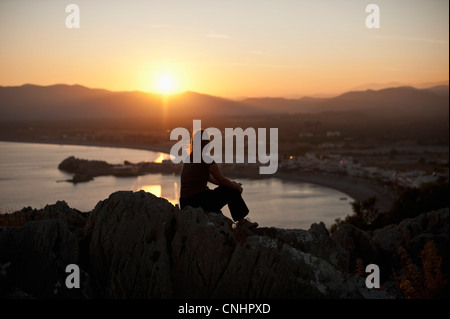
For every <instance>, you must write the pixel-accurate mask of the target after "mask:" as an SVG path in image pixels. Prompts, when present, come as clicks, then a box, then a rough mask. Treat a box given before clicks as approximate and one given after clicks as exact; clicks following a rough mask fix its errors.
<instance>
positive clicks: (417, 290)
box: [394, 241, 447, 299]
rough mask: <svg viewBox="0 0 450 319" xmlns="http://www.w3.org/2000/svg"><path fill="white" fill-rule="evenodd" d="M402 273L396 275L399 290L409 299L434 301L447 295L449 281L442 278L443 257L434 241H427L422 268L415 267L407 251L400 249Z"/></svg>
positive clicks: (422, 257)
mask: <svg viewBox="0 0 450 319" xmlns="http://www.w3.org/2000/svg"><path fill="white" fill-rule="evenodd" d="M398 253H399V255H400V258H401V264H402V267H403V269H402V271H401V274H400V275H395V272H394V280H395V283H396V286H397V289H398V290H399V291H400V292H401V293H402V294H403V295H404V296H405V298H407V299H434V298H440V297H442V296H443V294H445V289H446V288H447V280H446V279H444V278H443V276H442V257H441V256H439V255H438V250H437V248H436V245H435V244H434V242H433V241H427V242H426V243H425V245H424V248H423V249H422V251H421V252H420V254H419V256H420V259H421V266H422V268H420V267H419V266H417V265H415V264H414V263H413V262H412V260H411V258H409V256H408V254H407V252H406V249H405V248H403V247H400V248H399V249H398Z"/></svg>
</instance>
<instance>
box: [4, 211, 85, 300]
mask: <svg viewBox="0 0 450 319" xmlns="http://www.w3.org/2000/svg"><path fill="white" fill-rule="evenodd" d="M11 217H12V218H11V220H19V221H22V222H25V224H24V225H23V226H11V227H0V251H1V254H0V264H1V265H2V266H3V267H2V268H3V269H2V270H3V273H2V276H1V277H2V278H0V282H1V283H2V288H0V293H3V294H6V293H14V292H15V291H16V290H18V289H24V290H26V291H27V292H28V294H29V295H31V296H39V297H44V298H80V297H82V296H83V294H85V295H88V294H90V293H91V291H90V283H89V277H88V276H87V274H86V273H83V276H82V280H83V287H84V289H81V290H80V289H62V288H61V287H62V286H63V285H64V279H65V278H66V276H67V275H68V274H67V273H66V272H65V270H66V266H67V265H69V264H78V265H79V264H80V242H81V237H80V235H81V233H82V229H81V228H82V227H84V220H85V217H83V214H81V213H79V212H77V211H76V210H73V209H71V208H69V207H68V206H67V204H66V203H65V202H57V203H56V204H55V205H47V206H46V207H45V208H44V209H41V210H33V209H31V208H26V209H23V210H22V211H20V212H16V213H14V214H13V216H11ZM26 221H28V222H26Z"/></svg>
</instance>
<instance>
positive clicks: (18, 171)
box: [0, 142, 353, 229]
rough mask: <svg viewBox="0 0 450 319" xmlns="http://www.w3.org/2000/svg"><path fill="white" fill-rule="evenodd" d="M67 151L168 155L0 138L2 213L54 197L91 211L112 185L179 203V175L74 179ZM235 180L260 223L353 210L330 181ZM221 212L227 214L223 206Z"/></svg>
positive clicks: (303, 222) (300, 224)
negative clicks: (66, 166) (64, 167)
mask: <svg viewBox="0 0 450 319" xmlns="http://www.w3.org/2000/svg"><path fill="white" fill-rule="evenodd" d="M69 156H75V157H77V158H80V159H88V160H103V161H106V162H108V163H111V164H122V163H123V162H124V161H129V162H132V163H137V162H143V161H148V162H160V161H162V160H164V159H169V158H170V156H169V154H165V153H159V152H153V151H146V150H136V149H127V148H112V147H97V146H76V145H56V144H38V143H16V142H0V213H12V212H15V211H17V210H20V209H22V208H23V207H28V206H30V207H32V208H36V209H41V208H44V207H45V206H46V205H48V204H54V203H56V202H57V201H65V202H66V203H67V204H68V205H69V206H70V207H72V208H75V209H78V210H80V211H82V212H89V211H91V210H92V209H94V207H95V205H96V204H97V203H98V202H99V201H101V200H105V199H107V198H108V197H109V195H110V194H112V193H114V192H116V191H140V190H144V191H146V192H150V193H152V194H154V195H156V196H159V197H164V198H166V199H167V200H168V201H170V202H171V203H172V204H173V205H176V204H178V203H179V202H178V198H179V192H180V178H179V175H175V174H173V175H172V174H170V175H168V174H148V175H143V176H138V177H114V176H102V177H96V178H95V179H94V180H93V181H90V182H86V183H78V184H73V183H70V182H67V180H68V179H71V178H72V177H73V176H72V174H68V173H66V172H63V171H60V170H59V169H58V165H59V163H61V162H62V161H63V160H64V159H66V158H67V157H69ZM237 181H238V182H240V183H242V186H243V188H244V192H243V193H242V195H243V197H244V199H245V201H246V203H247V206H248V207H249V210H250V213H249V215H248V217H249V218H250V220H251V221H255V222H257V223H258V224H259V225H260V226H263V227H280V228H288V229H296V228H301V229H309V227H310V226H311V224H313V223H319V222H321V221H322V222H324V223H325V225H326V226H327V227H330V226H331V225H332V224H333V223H334V222H335V219H336V218H338V217H340V218H344V217H345V216H347V215H349V214H351V213H352V210H351V205H350V204H351V202H352V201H353V199H352V198H351V197H349V196H348V195H346V194H344V193H342V192H340V191H338V190H335V189H331V188H328V187H323V186H319V185H315V184H310V183H303V182H296V181H284V180H281V179H279V178H274V177H268V178H266V179H245V178H242V179H239V180H237ZM209 186H210V188H213V187H215V185H209ZM222 212H223V214H224V215H226V216H227V217H230V213H229V210H228V208H227V207H225V208H224V209H222Z"/></svg>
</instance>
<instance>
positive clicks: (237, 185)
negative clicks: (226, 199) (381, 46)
mask: <svg viewBox="0 0 450 319" xmlns="http://www.w3.org/2000/svg"><path fill="white" fill-rule="evenodd" d="M234 184H235V185H236V189H237V190H238V191H239V193H241V194H242V192H243V191H244V189H243V188H242V184H241V183H236V182H234Z"/></svg>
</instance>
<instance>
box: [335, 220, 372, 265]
mask: <svg viewBox="0 0 450 319" xmlns="http://www.w3.org/2000/svg"><path fill="white" fill-rule="evenodd" d="M331 238H332V239H333V240H334V241H335V242H336V243H338V244H339V245H340V246H341V247H343V248H345V250H346V251H347V252H348V257H349V260H348V262H349V264H350V266H351V269H349V270H352V269H353V268H354V267H355V266H356V259H358V258H360V259H361V260H362V261H363V262H364V264H365V265H368V264H372V263H375V264H376V263H378V260H379V258H380V256H379V254H378V251H377V248H376V246H375V243H374V242H373V240H372V237H371V236H370V234H369V233H367V232H365V231H363V230H361V229H359V228H357V227H355V226H353V225H351V224H344V225H342V226H341V227H339V229H338V230H336V231H335V232H334V233H333V234H332V235H331Z"/></svg>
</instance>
